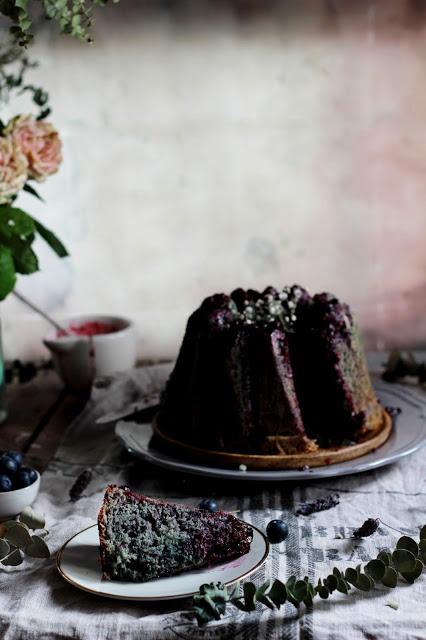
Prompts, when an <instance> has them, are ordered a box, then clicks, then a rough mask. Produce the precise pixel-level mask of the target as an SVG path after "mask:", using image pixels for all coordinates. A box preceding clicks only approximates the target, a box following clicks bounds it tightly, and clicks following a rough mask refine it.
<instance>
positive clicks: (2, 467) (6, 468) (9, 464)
mask: <svg viewBox="0 0 426 640" xmlns="http://www.w3.org/2000/svg"><path fill="white" fill-rule="evenodd" d="M17 471H18V464H17V462H16V460H14V458H9V456H7V455H6V454H5V453H4V454H3V455H2V456H1V457H0V473H5V474H7V475H13V474H14V473H16V472H17Z"/></svg>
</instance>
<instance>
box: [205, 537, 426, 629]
mask: <svg viewBox="0 0 426 640" xmlns="http://www.w3.org/2000/svg"><path fill="white" fill-rule="evenodd" d="M425 564H426V525H425V526H424V527H423V528H422V529H421V531H420V540H419V542H418V543H417V542H416V541H415V540H414V539H413V538H410V537H409V536H402V537H401V538H399V540H398V542H397V543H396V547H395V549H394V551H393V552H390V551H380V553H379V554H378V555H377V557H376V558H375V559H373V560H370V562H368V563H367V564H366V565H365V567H364V571H363V570H362V565H358V566H357V567H355V568H353V567H348V568H347V569H346V570H345V571H341V570H340V569H338V568H337V567H334V569H333V570H332V573H330V574H329V575H328V576H327V577H326V578H324V579H321V578H320V579H319V580H318V582H317V584H316V585H315V584H313V583H312V582H311V581H310V579H309V577H308V576H305V577H304V578H303V580H301V579H297V578H296V576H290V578H289V579H288V580H287V582H285V583H284V582H282V581H281V580H278V579H275V580H273V581H272V580H267V581H266V582H265V583H264V584H262V585H260V586H259V587H257V586H256V585H255V584H254V583H253V582H245V583H244V584H243V593H242V595H239V596H235V593H233V594H229V593H228V590H227V588H226V587H225V586H224V585H223V584H221V583H220V582H218V583H216V584H214V583H210V584H203V585H202V586H201V587H200V590H199V593H198V594H197V595H195V596H194V599H193V612H194V615H195V617H196V619H197V622H198V624H199V625H200V626H201V625H203V624H206V623H208V622H210V621H212V620H219V619H220V618H221V617H222V616H223V615H224V613H225V611H226V607H227V606H228V605H232V606H234V607H237V609H239V610H240V611H245V612H247V613H248V612H250V611H254V610H255V609H256V605H257V604H260V605H263V606H265V607H268V608H269V609H279V608H280V607H281V606H282V605H283V604H285V603H286V602H290V603H291V604H292V605H294V606H295V607H299V606H300V605H301V604H302V603H303V604H305V606H307V607H311V606H312V605H313V602H314V599H315V598H316V596H319V597H320V598H322V599H324V600H325V599H327V598H329V597H330V596H331V595H332V594H333V593H334V592H336V591H337V592H339V593H343V594H345V595H347V594H348V593H349V591H350V590H351V589H352V588H355V589H358V590H360V591H371V590H372V589H373V588H374V587H375V586H376V585H378V584H382V585H384V586H385V587H389V588H393V587H396V585H397V582H398V576H401V577H402V578H403V579H404V580H405V581H406V582H409V583H413V582H414V581H415V580H417V578H418V577H419V576H420V575H421V573H422V571H423V569H424V566H425Z"/></svg>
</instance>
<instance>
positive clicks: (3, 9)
mask: <svg viewBox="0 0 426 640" xmlns="http://www.w3.org/2000/svg"><path fill="white" fill-rule="evenodd" d="M108 1H109V0H0V14H2V15H3V16H5V17H6V18H8V19H9V20H10V21H11V25H10V28H9V31H10V33H11V35H12V36H13V38H14V41H15V42H16V43H17V44H18V45H19V46H20V47H27V46H28V45H29V44H31V42H32V41H33V40H34V33H33V24H34V20H33V16H32V13H33V10H35V11H37V9H39V8H40V7H41V10H42V12H43V16H44V17H45V19H46V20H51V21H53V22H56V24H57V25H58V27H59V30H60V31H61V33H65V34H69V35H71V36H73V37H74V38H78V39H79V40H85V41H87V42H91V37H90V29H91V27H92V25H93V9H94V7H95V6H101V7H102V6H105V5H106V4H107V3H108ZM112 1H113V2H114V3H115V2H118V0H112Z"/></svg>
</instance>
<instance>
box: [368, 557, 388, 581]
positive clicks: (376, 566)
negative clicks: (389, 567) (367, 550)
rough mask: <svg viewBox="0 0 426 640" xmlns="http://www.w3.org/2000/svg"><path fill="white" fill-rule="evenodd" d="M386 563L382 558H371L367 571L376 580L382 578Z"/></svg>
mask: <svg viewBox="0 0 426 640" xmlns="http://www.w3.org/2000/svg"><path fill="white" fill-rule="evenodd" d="M385 571H386V565H385V563H384V562H382V561H381V560H370V562H368V563H367V564H366V566H365V573H366V574H367V575H369V576H371V577H372V578H373V579H374V580H381V579H382V578H383V576H384V575H385Z"/></svg>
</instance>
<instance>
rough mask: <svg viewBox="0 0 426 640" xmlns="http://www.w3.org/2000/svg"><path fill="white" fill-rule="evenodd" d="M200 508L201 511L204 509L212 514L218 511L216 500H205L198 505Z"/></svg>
mask: <svg viewBox="0 0 426 640" xmlns="http://www.w3.org/2000/svg"><path fill="white" fill-rule="evenodd" d="M198 507H199V508H200V509H204V511H211V512H212V513H214V512H215V511H217V504H216V502H215V501H214V500H209V499H208V498H204V500H201V502H200V504H199V505H198Z"/></svg>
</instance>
